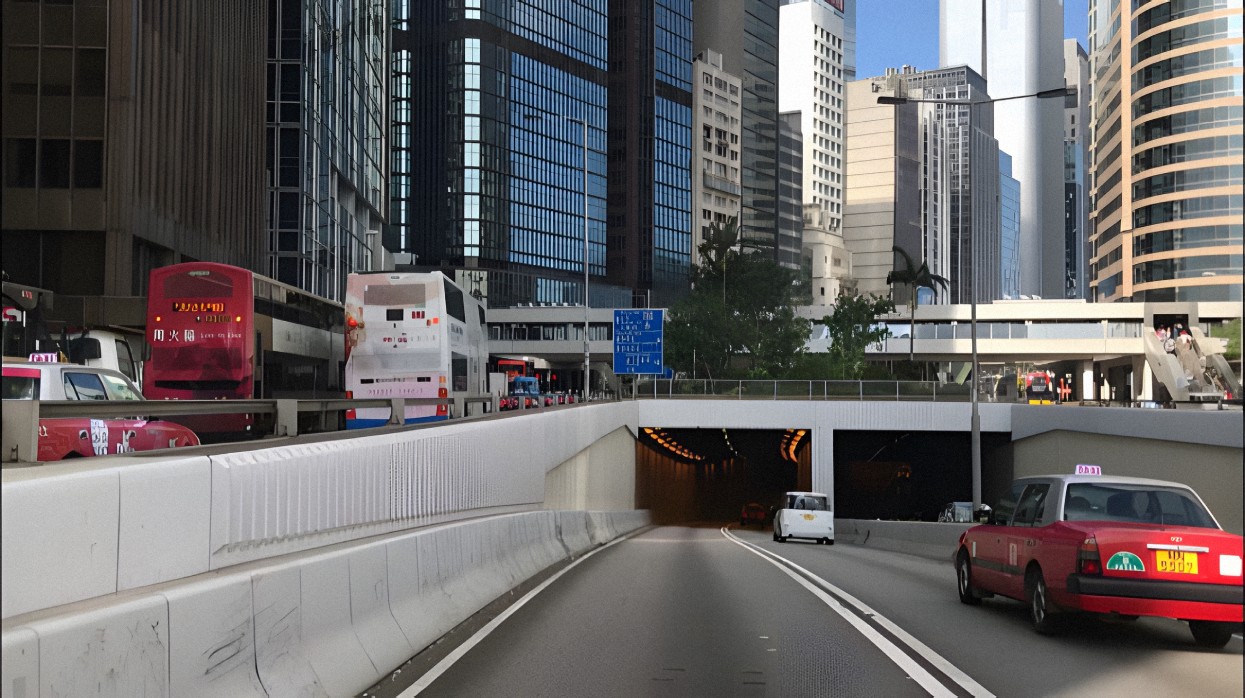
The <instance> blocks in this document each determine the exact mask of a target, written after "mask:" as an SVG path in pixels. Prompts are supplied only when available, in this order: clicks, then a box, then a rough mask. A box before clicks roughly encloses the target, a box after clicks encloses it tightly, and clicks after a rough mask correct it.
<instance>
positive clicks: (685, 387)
mask: <svg viewBox="0 0 1245 698" xmlns="http://www.w3.org/2000/svg"><path fill="white" fill-rule="evenodd" d="M968 391H969V386H968V385H959V384H956V383H940V382H938V381H884V380H807V381H798V380H712V379H708V378H700V379H697V378H692V379H687V378H682V379H664V378H663V379H649V378H641V379H638V380H637V381H636V383H635V390H634V392H633V394H632V395H633V397H635V398H636V399H655V398H663V399H664V398H675V399H677V398H727V399H737V400H918V401H936V402H967V401H968V400H969V392H968ZM982 399H983V400H984V399H991V397H989V396H986V395H984V394H983V397H982Z"/></svg>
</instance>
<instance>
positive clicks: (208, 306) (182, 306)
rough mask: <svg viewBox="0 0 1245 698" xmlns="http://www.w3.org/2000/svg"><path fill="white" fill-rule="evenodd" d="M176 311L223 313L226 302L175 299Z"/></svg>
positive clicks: (174, 307)
mask: <svg viewBox="0 0 1245 698" xmlns="http://www.w3.org/2000/svg"><path fill="white" fill-rule="evenodd" d="M173 312H175V313H223V312H225V304H224V303H223V302H221V301H173Z"/></svg>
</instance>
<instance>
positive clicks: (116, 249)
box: [0, 0, 267, 327]
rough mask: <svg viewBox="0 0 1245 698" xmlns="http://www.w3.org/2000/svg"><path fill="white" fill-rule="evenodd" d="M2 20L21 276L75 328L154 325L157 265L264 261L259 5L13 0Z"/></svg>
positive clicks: (258, 264) (259, 264)
mask: <svg viewBox="0 0 1245 698" xmlns="http://www.w3.org/2000/svg"><path fill="white" fill-rule="evenodd" d="M4 25H5V27H4V39H3V51H4V84H3V88H2V89H3V95H2V96H3V104H4V119H3V136H4V138H3V160H4V183H3V198H4V207H3V223H2V232H0V240H2V243H3V262H4V271H5V272H6V273H7V274H8V275H9V277H10V278H11V279H12V280H13V281H16V282H19V283H24V284H30V285H33V286H38V287H42V288H46V289H49V290H51V291H53V292H55V293H56V294H57V295H56V301H55V304H54V307H53V311H54V313H55V314H56V316H59V317H62V318H63V319H66V320H72V321H73V322H74V323H75V324H77V325H81V324H84V323H85V324H87V325H127V326H139V327H141V326H142V325H143V323H144V321H145V320H144V313H145V305H146V304H145V299H144V296H145V295H146V292H147V278H148V273H149V272H150V270H151V269H152V268H154V267H158V266H163V265H165V264H170V263H174V262H180V261H186V260H191V259H204V260H213V261H220V262H228V263H231V264H236V265H238V266H242V267H247V268H249V269H254V270H256V271H262V270H263V254H264V249H265V248H264V240H263V238H262V237H261V235H262V231H263V229H264V182H265V176H264V156H263V153H264V67H263V66H264V55H265V54H264V47H265V38H266V36H265V30H266V27H267V11H266V9H265V7H264V6H263V5H262V4H252V3H239V2H232V3H190V4H186V3H182V2H179V1H177V0H156V1H155V2H151V3H144V4H142V5H141V9H140V6H139V5H131V4H124V3H107V2H103V1H102V0H94V1H92V0H83V1H80V2H76V3H33V2H29V3H28V2H5V3H4ZM109 66H112V67H111V68H110V67H109ZM104 297H107V302H103V301H104Z"/></svg>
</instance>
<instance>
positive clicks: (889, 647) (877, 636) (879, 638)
mask: <svg viewBox="0 0 1245 698" xmlns="http://www.w3.org/2000/svg"><path fill="white" fill-rule="evenodd" d="M722 534H723V535H724V536H726V537H727V538H728V539H730V540H731V541H732V542H734V543H735V544H736V545H740V546H742V547H743V548H744V549H745V550H748V551H749V552H751V553H753V554H755V555H758V556H760V557H761V559H763V560H766V561H767V562H769V563H770V564H772V565H774V566H775V567H778V568H779V569H781V570H783V571H784V572H786V573H787V575H788V576H790V577H791V578H792V579H795V580H796V581H797V582H799V583H800V584H801V585H802V586H804V588H806V589H810V591H813V593H814V595H816V596H817V597H818V598H819V599H821V600H822V601H823V602H824V603H826V605H827V606H829V607H830V608H831V609H833V610H834V611H835V612H836V613H838V614H839V615H840V616H842V617H843V618H844V619H846V620H847V621H848V622H849V623H851V624H852V626H853V627H855V628H856V629H857V630H860V631H861V633H862V634H863V635H864V636H865V637H866V638H868V639H869V641H871V642H872V643H873V644H874V645H876V646H877V647H878V649H880V650H882V652H884V653H885V654H886V655H887V656H888V657H890V659H891V661H893V662H895V663H896V664H898V665H899V666H900V667H902V668H903V669H904V670H905V671H908V672H909V673H910V674H912V675H913V678H916V674H914V673H913V670H912V669H910V668H909V664H911V665H912V666H915V667H916V671H919V672H921V674H923V675H924V676H925V677H928V678H929V680H930V681H931V682H933V684H934V685H935V686H937V688H938V689H939V692H935V691H934V689H931V688H930V686H929V685H926V684H925V683H924V682H923V681H921V680H920V679H918V682H919V683H921V685H922V687H923V688H925V690H927V691H930V693H931V695H954V694H952V693H950V692H947V691H946V687H945V686H943V685H942V682H940V681H938V680H937V679H935V678H934V677H933V676H932V675H931V674H929V673H928V672H926V671H925V670H924V669H923V668H921V666H920V665H919V664H916V663H915V662H914V661H913V660H912V659H911V657H909V656H908V653H907V652H904V651H903V650H902V649H900V648H899V647H897V646H896V645H895V644H894V643H892V642H891V641H890V640H888V639H887V638H886V637H884V636H883V635H882V634H881V633H878V631H877V630H875V629H873V627H871V626H870V625H868V624H867V623H865V622H864V621H863V620H861V619H860V617H859V616H857V615H856V614H855V613H851V612H850V611H848V610H847V609H845V608H843V607H842V605H841V604H840V603H839V602H838V601H837V600H836V599H834V598H833V597H831V596H829V595H827V594H825V593H824V592H823V591H822V589H824V590H826V591H829V592H831V593H833V594H835V595H837V596H839V597H840V598H842V599H843V600H844V601H846V602H847V603H849V604H851V605H852V606H854V607H855V608H856V609H857V610H858V611H860V612H861V613H863V614H864V615H867V616H869V617H871V618H873V620H875V621H877V623H878V624H879V625H881V626H882V627H883V628H886V630H887V631H889V632H890V633H891V634H892V635H894V636H895V637H896V638H898V639H899V640H900V641H901V642H903V643H904V644H905V645H907V646H908V647H909V648H911V649H912V650H913V651H915V652H916V653H917V654H919V655H920V656H921V657H922V658H924V659H925V661H927V662H929V663H930V664H932V665H933V666H934V667H936V668H937V669H938V670H939V671H941V672H942V673H943V674H946V675H947V677H949V678H950V679H951V680H952V681H955V682H956V683H957V684H959V686H960V687H961V688H963V689H964V690H965V691H968V692H969V694H971V695H972V696H974V697H975V698H995V696H994V694H993V693H991V692H990V691H988V690H986V688H985V687H984V686H982V685H981V684H979V683H977V682H976V681H974V680H973V679H972V677H970V676H969V675H968V674H966V673H964V672H963V671H961V670H960V669H959V668H958V667H956V666H955V665H954V664H952V663H951V662H949V661H947V660H946V659H945V658H943V657H942V655H940V654H938V653H937V652H935V651H934V650H932V649H930V648H929V647H928V646H927V645H926V644H925V643H923V642H921V641H920V640H918V639H916V638H915V637H913V636H912V635H910V634H909V633H908V632H907V631H905V630H904V629H903V628H900V627H899V626H898V625H895V624H894V623H893V622H891V620H890V619H889V618H887V617H886V616H883V615H882V614H880V613H878V612H877V611H875V610H873V609H872V608H870V607H869V606H868V605H866V604H865V603H864V602H863V601H861V600H860V599H857V598H856V597H855V596H852V595H851V594H849V593H847V592H846V591H844V590H843V589H840V588H839V587H837V586H835V585H833V584H831V583H830V582H828V581H826V580H824V579H822V578H821V577H819V576H817V575H815V574H813V573H812V572H810V571H808V570H807V569H805V568H803V567H801V566H799V565H797V564H795V563H794V562H792V561H790V560H788V559H786V558H785V557H782V556H781V555H778V554H777V553H773V552H771V551H769V550H765V549H764V548H761V547H759V546H756V545H753V544H751V543H747V542H745V541H743V540H742V539H740V538H739V537H737V536H735V534H733V533H731V532H730V531H729V530H727V529H726V528H723V529H722ZM775 560H781V561H782V564H779V563H778V562H775ZM787 566H790V567H791V568H792V569H795V570H799V571H800V572H801V573H802V574H805V575H807V576H808V577H810V578H812V579H815V580H817V585H818V586H820V587H821V589H816V588H815V587H813V584H812V582H809V581H808V579H805V578H804V577H800V576H799V575H796V574H795V573H794V572H792V571H791V570H790V569H787ZM900 658H902V660H903V661H901V659H900Z"/></svg>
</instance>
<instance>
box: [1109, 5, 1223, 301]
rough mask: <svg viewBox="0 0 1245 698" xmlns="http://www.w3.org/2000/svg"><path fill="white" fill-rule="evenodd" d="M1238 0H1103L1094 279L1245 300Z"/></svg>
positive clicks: (1188, 296)
mask: <svg viewBox="0 0 1245 698" xmlns="http://www.w3.org/2000/svg"><path fill="white" fill-rule="evenodd" d="M1241 21H1242V10H1241V2H1240V0H1170V1H1159V0H1131V1H1127V0H1125V1H1121V0H1094V1H1093V2H1092V3H1091V5H1090V35H1089V39H1090V44H1091V47H1092V54H1091V80H1092V81H1093V85H1092V88H1091V90H1092V93H1093V106H1092V109H1093V113H1092V116H1091V120H1092V123H1093V141H1092V150H1091V166H1090V175H1091V178H1092V185H1091V192H1092V203H1091V209H1092V210H1091V217H1092V219H1093V224H1094V225H1093V234H1092V238H1091V260H1090V261H1091V267H1090V276H1091V279H1092V281H1091V286H1092V289H1093V293H1092V295H1093V297H1094V298H1095V299H1097V300H1100V301H1129V300H1131V301H1149V302H1161V301H1198V300H1221V301H1222V300H1233V301H1240V300H1241V280H1242V276H1241V251H1242V244H1241V243H1242V235H1241V231H1242V224H1241V216H1242V179H1241V170H1242V163H1243V162H1245V159H1243V158H1242V111H1243V104H1245V102H1243V99H1242V95H1243V93H1242V88H1241V81H1242V75H1243V73H1245V70H1243V68H1242V32H1241Z"/></svg>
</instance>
